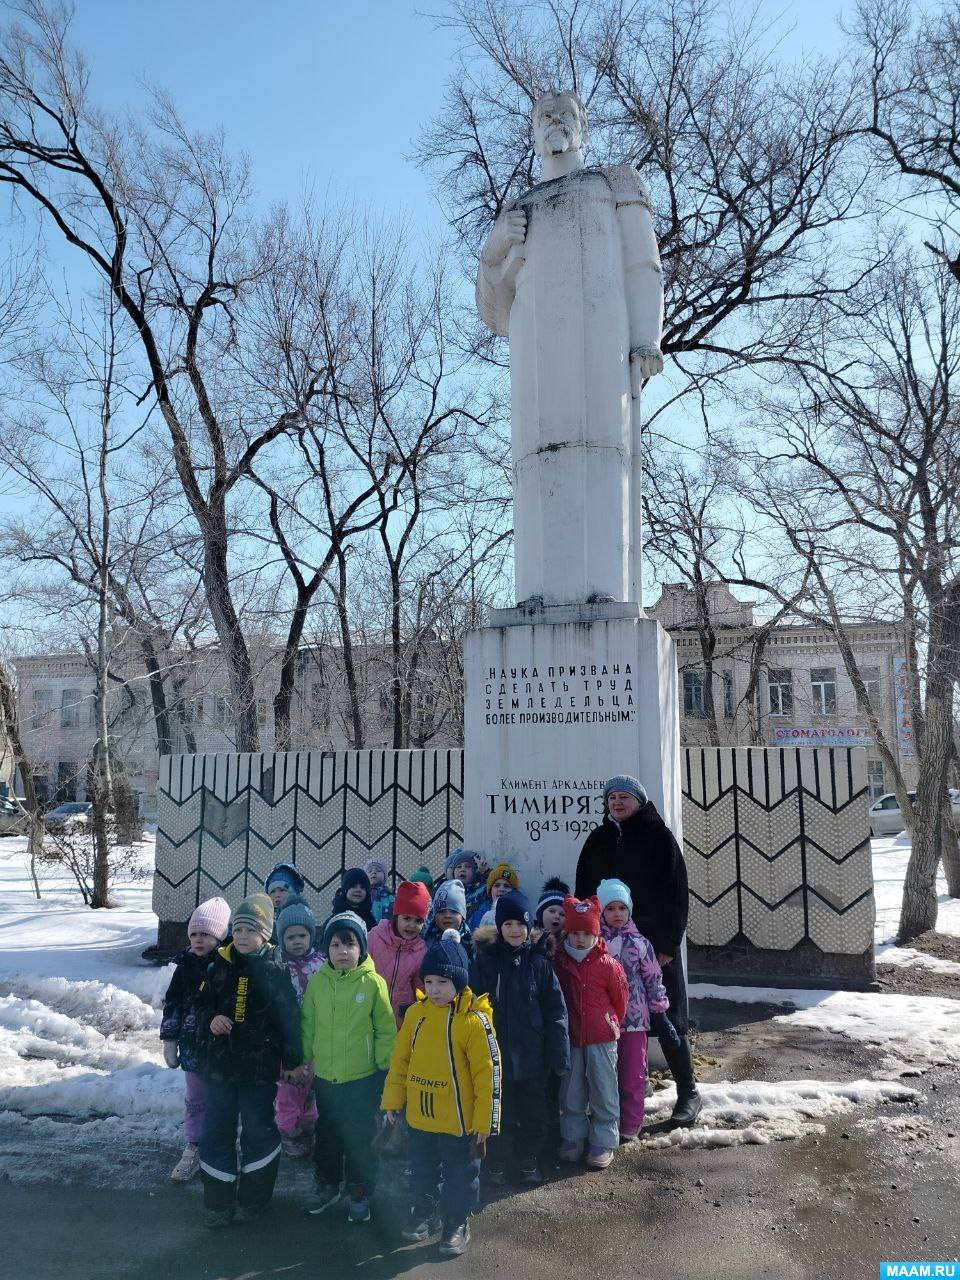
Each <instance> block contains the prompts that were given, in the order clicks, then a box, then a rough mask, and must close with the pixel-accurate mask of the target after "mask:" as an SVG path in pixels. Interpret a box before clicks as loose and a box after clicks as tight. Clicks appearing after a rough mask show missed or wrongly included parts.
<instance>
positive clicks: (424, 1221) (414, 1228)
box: [400, 1199, 441, 1244]
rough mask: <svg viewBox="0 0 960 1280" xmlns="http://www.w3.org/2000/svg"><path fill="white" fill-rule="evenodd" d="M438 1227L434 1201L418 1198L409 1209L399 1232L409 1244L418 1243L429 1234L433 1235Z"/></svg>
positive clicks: (438, 1222) (438, 1219)
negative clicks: (405, 1223) (406, 1219)
mask: <svg viewBox="0 0 960 1280" xmlns="http://www.w3.org/2000/svg"><path fill="white" fill-rule="evenodd" d="M440 1227H441V1223H440V1218H439V1215H438V1214H437V1206H436V1202H435V1201H433V1200H429V1199H424V1200H418V1201H416V1203H415V1204H414V1206H413V1208H412V1209H411V1210H410V1219H409V1221H408V1223H407V1225H406V1226H405V1227H404V1229H403V1230H402V1231H401V1232H400V1234H401V1236H402V1237H403V1239H404V1240H408V1241H410V1243H411V1244H419V1243H420V1242H421V1241H422V1240H426V1239H427V1238H428V1237H429V1236H435V1235H436V1234H437V1232H438V1231H439V1230H440Z"/></svg>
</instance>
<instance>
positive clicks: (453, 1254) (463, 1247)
mask: <svg viewBox="0 0 960 1280" xmlns="http://www.w3.org/2000/svg"><path fill="white" fill-rule="evenodd" d="M469 1243H470V1223H469V1222H468V1221H467V1220H466V1218H464V1220H463V1222H445V1223H444V1224H443V1236H442V1239H441V1240H440V1250H439V1252H440V1257H441V1258H459V1257H460V1255H461V1254H462V1253H466V1251H467V1245H468V1244H469Z"/></svg>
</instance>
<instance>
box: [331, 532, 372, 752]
mask: <svg viewBox="0 0 960 1280" xmlns="http://www.w3.org/2000/svg"><path fill="white" fill-rule="evenodd" d="M337 570H338V576H339V590H336V591H335V590H334V589H333V587H332V586H331V587H330V594H331V595H332V596H333V599H334V603H335V605H336V609H337V619H338V621H339V623H340V645H341V648H342V651H343V674H344V679H345V680H346V682H347V702H348V707H349V723H350V730H351V733H350V736H351V738H352V747H353V750H354V751H359V750H360V748H361V747H362V746H363V740H364V732H363V712H362V709H361V707H360V694H359V691H358V689H357V668H356V663H355V662H354V657H353V636H352V635H351V632H350V615H349V613H348V612H347V558H346V556H345V555H344V554H343V551H342V550H340V549H338V551H337ZM328 585H329V584H328Z"/></svg>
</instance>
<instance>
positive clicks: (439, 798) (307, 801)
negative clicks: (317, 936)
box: [153, 751, 463, 924]
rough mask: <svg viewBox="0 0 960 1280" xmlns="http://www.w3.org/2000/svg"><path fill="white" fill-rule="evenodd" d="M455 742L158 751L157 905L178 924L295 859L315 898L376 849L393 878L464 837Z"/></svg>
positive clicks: (433, 860) (435, 862)
mask: <svg viewBox="0 0 960 1280" xmlns="http://www.w3.org/2000/svg"><path fill="white" fill-rule="evenodd" d="M462 812H463V752H462V751H291V752H284V753H281V752H275V753H265V754H262V755H206V756H187V755H184V756H168V757H166V758H164V759H162V760H161V763H160V779H159V810H158V822H157V869H156V876H155V879H154V886H153V906H154V910H155V911H156V913H157V915H158V916H159V917H160V920H161V922H164V921H172V922H178V924H179V923H182V922H183V921H185V920H187V919H188V918H189V916H190V914H191V912H192V911H193V909H194V907H195V906H196V905H197V903H198V902H202V901H203V900H204V899H205V898H209V897H211V896H213V895H214V894H222V895H223V896H224V897H226V898H227V899H228V901H229V902H230V903H231V904H232V903H235V902H237V901H239V900H240V898H242V897H244V896H245V895H246V894H248V893H253V892H254V891H255V890H257V889H261V888H262V886H263V881H264V878H265V877H266V875H267V873H268V872H269V871H270V868H271V867H272V866H273V865H274V863H277V862H294V863H296V865H297V867H298V868H299V869H300V871H301V873H302V874H303V876H304V877H305V879H306V881H307V884H308V886H309V887H310V888H311V889H312V890H314V892H315V893H316V894H317V895H318V897H319V899H320V901H321V902H325V901H326V900H328V899H329V898H332V897H333V889H332V888H331V889H330V890H329V892H327V887H328V886H330V885H332V884H333V882H334V881H335V880H337V879H338V877H339V875H340V872H341V871H342V870H343V868H344V867H345V866H347V867H349V866H357V865H358V864H361V863H363V862H365V861H366V859H367V858H370V857H373V856H377V857H380V858H383V859H384V861H385V862H386V863H387V865H388V866H389V867H390V868H391V870H392V871H394V872H395V873H397V875H398V876H399V877H401V878H402V877H403V876H407V875H410V874H411V873H412V872H414V871H415V870H416V869H417V867H418V866H419V865H420V864H421V863H424V862H425V863H427V865H428V866H430V867H439V866H442V864H443V860H444V858H445V857H446V855H447V854H448V853H449V851H450V850H451V849H452V848H455V847H456V846H457V845H458V844H459V843H460V830H461V814H462Z"/></svg>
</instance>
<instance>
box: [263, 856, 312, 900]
mask: <svg viewBox="0 0 960 1280" xmlns="http://www.w3.org/2000/svg"><path fill="white" fill-rule="evenodd" d="M305 883H306V882H305V880H304V878H303V876H302V875H301V874H300V872H299V871H298V870H297V868H296V867H295V866H294V865H293V863H292V862H278V863H277V865H276V866H275V867H274V868H273V870H272V871H271V872H270V874H269V875H268V876H267V878H266V880H264V882H263V888H264V892H265V893H269V892H270V886H271V885H272V884H285V885H287V887H288V888H290V889H292V890H293V892H294V893H303V886H304V884H305Z"/></svg>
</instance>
